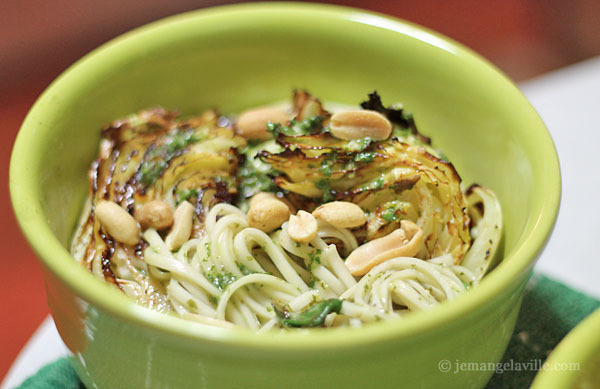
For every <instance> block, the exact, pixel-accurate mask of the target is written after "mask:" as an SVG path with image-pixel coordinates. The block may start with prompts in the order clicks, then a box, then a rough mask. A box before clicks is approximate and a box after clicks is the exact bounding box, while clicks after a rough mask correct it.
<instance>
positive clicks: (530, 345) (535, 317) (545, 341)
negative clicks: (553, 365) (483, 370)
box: [486, 274, 600, 389]
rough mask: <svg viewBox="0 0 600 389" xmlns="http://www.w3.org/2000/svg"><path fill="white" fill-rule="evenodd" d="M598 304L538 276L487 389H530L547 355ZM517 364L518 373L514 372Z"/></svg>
mask: <svg viewBox="0 0 600 389" xmlns="http://www.w3.org/2000/svg"><path fill="white" fill-rule="evenodd" d="M599 307H600V301H598V300H597V299H594V298H592V297H589V296H586V295H585V294H583V293H580V292H578V291H576V290H573V289H571V288H569V287H568V286H565V285H563V284H561V283H560V282H557V281H554V280H552V279H550V278H548V277H545V276H543V275H540V274H534V275H533V277H532V278H531V280H529V282H528V283H527V286H526V287H525V294H524V296H523V303H522V305H521V311H520V313H519V318H518V319H517V325H516V326H515V330H514V332H513V335H512V337H511V339H510V342H509V344H508V348H507V349H506V352H505V353H504V357H503V358H502V361H501V362H500V363H501V366H507V367H510V366H513V368H512V369H510V368H509V369H505V370H502V371H501V372H500V369H499V370H498V371H497V372H496V373H494V375H493V376H492V378H491V379H490V381H489V382H488V385H487V386H486V389H496V388H529V387H530V386H531V383H532V381H533V379H534V377H535V375H536V374H537V372H538V369H539V368H540V367H541V365H542V364H543V363H544V361H545V360H546V358H547V357H548V355H549V354H550V352H551V351H552V349H553V348H554V347H556V345H557V344H558V343H559V342H560V341H561V340H562V338H564V337H565V335H567V333H568V332H569V331H570V330H572V329H573V327H575V326H576V325H577V324H578V323H579V322H580V321H582V320H583V319H585V317H586V316H588V315H589V314H591V313H592V312H594V311H595V310H596V309H598V308H599ZM516 364H518V365H519V367H520V368H519V369H516V368H514V366H515V365H516Z"/></svg>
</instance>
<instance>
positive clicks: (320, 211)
mask: <svg viewBox="0 0 600 389" xmlns="http://www.w3.org/2000/svg"><path fill="white" fill-rule="evenodd" d="M312 214H313V215H314V216H315V217H316V218H319V219H321V220H324V221H326V222H327V223H329V224H331V225H332V226H335V227H340V228H354V227H358V226H362V225H363V224H365V223H366V222H367V217H366V216H365V213H364V212H363V211H362V209H360V207H359V206H358V205H356V204H354V203H350V202H348V201H333V202H331V203H327V204H323V205H321V206H320V207H318V208H317V209H315V210H314V211H313V212H312Z"/></svg>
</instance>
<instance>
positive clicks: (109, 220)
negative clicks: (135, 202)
mask: <svg viewBox="0 0 600 389" xmlns="http://www.w3.org/2000/svg"><path fill="white" fill-rule="evenodd" d="M94 212H95V215H96V216H97V217H98V220H99V221H100V224H102V226H103V227H104V229H105V230H106V232H107V233H108V234H109V235H110V236H112V237H113V238H114V239H115V240H116V241H117V242H121V243H125V244H128V245H132V246H133V245H135V244H137V242H139V240H140V227H139V226H138V224H137V222H136V221H135V219H134V218H133V216H131V215H130V214H129V212H127V211H126V210H124V209H123V208H121V206H120V205H119V204H117V203H115V202H112V201H104V200H102V201H100V202H99V203H98V204H96V208H95V211H94Z"/></svg>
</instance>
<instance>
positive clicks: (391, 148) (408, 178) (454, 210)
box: [258, 92, 471, 263]
mask: <svg viewBox="0 0 600 389" xmlns="http://www.w3.org/2000/svg"><path fill="white" fill-rule="evenodd" d="M304 93H305V92H304ZM370 97H371V99H372V98H373V96H370ZM308 100H309V99H307V98H304V101H308ZM295 101H297V99H295ZM317 102H318V101H317ZM318 104H319V107H318V108H313V110H314V111H315V112H317V111H322V110H323V109H322V106H320V103H318ZM296 110H297V112H302V111H303V107H302V106H300V107H296ZM380 112H382V113H383V114H386V113H387V114H389V113H390V112H392V114H393V115H396V116H397V115H399V113H398V112H399V111H398V110H390V112H386V111H385V110H380ZM329 116H330V115H329V114H327V116H326V118H328V117H329ZM405 117H406V118H408V119H406V120H407V122H406V123H408V126H409V127H411V126H415V125H414V121H412V118H411V117H410V116H406V114H405ZM396 119H397V118H396ZM390 121H392V122H393V123H394V120H390ZM406 123H405V124H406ZM321 125H322V127H321V128H320V129H319V130H317V131H312V132H311V133H308V134H301V135H289V134H285V133H284V132H279V133H277V134H276V136H277V142H278V143H279V145H280V146H281V147H282V148H283V151H282V152H279V153H270V152H267V151H261V152H259V153H258V157H259V158H260V159H261V160H262V161H263V162H266V163H268V164H270V165H271V166H272V167H273V168H274V169H275V170H276V171H277V172H279V175H277V176H275V177H274V182H275V184H276V185H277V186H278V187H279V188H281V190H283V191H284V192H285V193H288V195H287V197H288V198H289V199H290V200H291V201H292V202H295V205H296V206H297V207H298V208H304V209H306V208H310V207H314V206H316V205H319V204H321V203H324V202H329V201H333V200H339V201H350V202H353V203H356V204H358V205H359V206H360V207H361V208H362V209H363V210H364V211H365V212H367V215H368V217H367V219H368V221H367V224H366V225H365V226H363V227H361V228H359V229H355V230H353V232H354V234H355V235H356V236H357V238H358V239H359V241H360V242H364V241H368V240H372V239H375V238H379V237H382V236H385V235H387V234H389V233H390V232H391V231H393V230H395V229H396V228H399V226H400V221H401V220H402V219H408V220H411V221H414V222H416V223H417V224H418V225H419V226H420V227H421V228H423V230H424V233H425V245H424V248H423V249H422V251H421V252H420V253H419V254H418V257H419V258H424V259H425V258H432V257H436V256H439V255H442V254H445V253H450V254H452V255H453V257H454V258H455V261H456V263H459V262H460V260H461V259H462V258H463V256H464V255H465V253H466V252H467V250H468V248H469V245H470V240H471V238H470V235H469V225H470V222H469V216H468V215H467V212H466V207H467V204H466V202H465V199H464V197H463V193H462V191H461V188H460V177H459V175H458V174H457V172H456V170H455V169H454V167H453V166H452V164H451V163H449V162H447V161H445V160H443V159H441V158H439V157H438V156H436V155H434V154H436V152H435V151H434V149H432V148H431V146H430V145H429V144H428V141H429V140H428V138H426V137H424V136H422V135H420V134H418V132H417V131H416V127H415V129H414V131H412V130H410V131H409V133H408V134H407V136H406V137H402V136H401V134H402V131H394V134H395V135H394V136H392V137H390V139H387V140H384V141H372V140H370V139H368V138H365V139H362V140H354V141H344V140H341V139H337V138H335V137H333V136H332V135H331V134H330V133H329V132H328V130H327V125H328V120H327V119H325V120H323V121H322V124H321ZM396 129H398V126H396ZM409 129H410V128H409ZM401 130H402V129H401ZM415 134H417V135H418V136H415ZM309 210H310V209H309Z"/></svg>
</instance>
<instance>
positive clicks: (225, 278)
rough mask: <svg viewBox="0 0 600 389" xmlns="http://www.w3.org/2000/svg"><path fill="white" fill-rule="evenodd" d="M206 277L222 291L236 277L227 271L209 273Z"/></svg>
mask: <svg viewBox="0 0 600 389" xmlns="http://www.w3.org/2000/svg"><path fill="white" fill-rule="evenodd" d="M206 279H207V280H209V281H210V282H211V283H212V284H213V285H214V286H216V287H217V289H219V290H221V291H222V290H225V289H226V288H227V287H228V286H229V285H230V284H232V283H233V282H234V281H235V280H236V277H235V276H234V275H233V274H231V273H229V272H225V273H220V274H215V273H209V274H207V275H206Z"/></svg>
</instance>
